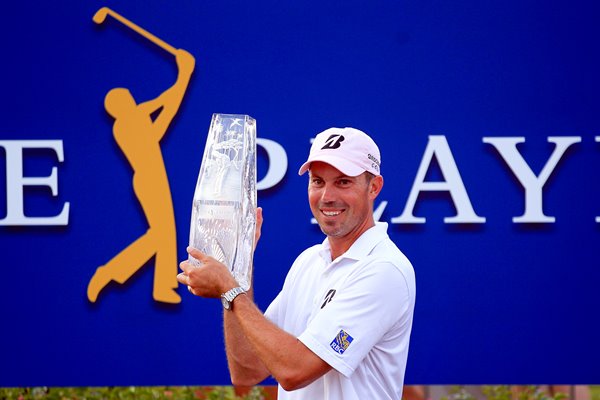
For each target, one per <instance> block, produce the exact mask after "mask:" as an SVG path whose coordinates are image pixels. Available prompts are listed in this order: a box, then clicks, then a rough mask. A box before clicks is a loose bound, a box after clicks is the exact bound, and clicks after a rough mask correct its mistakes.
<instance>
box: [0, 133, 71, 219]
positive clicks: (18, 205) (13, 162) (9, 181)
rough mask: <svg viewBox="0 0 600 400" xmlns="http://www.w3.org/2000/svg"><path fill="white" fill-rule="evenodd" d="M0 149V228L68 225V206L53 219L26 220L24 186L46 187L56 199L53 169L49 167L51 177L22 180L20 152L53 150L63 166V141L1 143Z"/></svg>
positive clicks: (55, 170)
mask: <svg viewBox="0 0 600 400" xmlns="http://www.w3.org/2000/svg"><path fill="white" fill-rule="evenodd" d="M0 147H3V148H4V149H5V151H6V218H4V219H0V225H68V224H69V203H68V202H66V203H65V204H64V206H63V209H62V211H61V212H60V214H59V215H56V216H53V217H27V216H25V212H24V210H23V188H24V187H25V186H48V187H50V189H51V190H52V196H54V197H56V196H57V195H58V183H57V168H56V167H52V172H51V174H50V176H36V177H25V176H23V149H26V148H27V149H33V148H36V149H40V148H42V149H52V150H54V152H55V153H56V155H57V158H58V161H59V162H63V159H64V158H63V146H62V140H0Z"/></svg>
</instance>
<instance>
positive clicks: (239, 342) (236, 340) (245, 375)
mask: <svg viewBox="0 0 600 400" xmlns="http://www.w3.org/2000/svg"><path fill="white" fill-rule="evenodd" d="M241 296H244V295H241ZM246 296H248V297H250V299H252V289H250V291H249V292H248V293H247V294H246ZM244 297H245V296H244ZM237 300H238V299H236V302H237ZM223 328H224V331H225V332H224V335H225V347H226V350H227V364H228V365H229V373H230V375H231V382H232V383H233V384H234V385H241V386H252V385H256V384H257V383H260V382H262V381H263V380H264V379H265V378H267V377H268V376H269V371H268V370H267V369H266V367H265V366H264V364H263V363H262V361H261V360H260V358H258V356H257V354H256V352H255V351H254V348H253V346H252V345H251V344H250V342H249V341H248V339H247V338H246V335H245V334H244V332H243V330H242V327H241V325H240V323H239V322H238V320H237V318H236V317H235V316H234V315H233V313H232V312H230V311H227V310H224V311H223Z"/></svg>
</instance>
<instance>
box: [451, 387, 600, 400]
mask: <svg viewBox="0 0 600 400" xmlns="http://www.w3.org/2000/svg"><path fill="white" fill-rule="evenodd" d="M449 392H450V394H449V395H448V396H443V397H442V398H441V399H440V400H476V399H475V396H473V395H472V394H471V393H469V392H468V391H467V389H466V387H465V386H451V388H450V390H449ZM481 392H482V393H483V395H484V396H485V398H486V399H487V400H566V399H567V398H568V395H567V394H564V393H556V394H555V395H553V396H552V395H549V394H548V393H546V392H544V391H543V390H540V388H539V386H523V387H521V389H520V390H519V391H518V392H513V391H511V387H510V386H508V385H497V386H488V385H483V386H481ZM598 400H600V399H598Z"/></svg>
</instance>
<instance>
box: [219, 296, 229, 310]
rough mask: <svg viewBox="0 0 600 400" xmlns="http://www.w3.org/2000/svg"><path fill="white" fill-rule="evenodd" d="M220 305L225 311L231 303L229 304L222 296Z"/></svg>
mask: <svg viewBox="0 0 600 400" xmlns="http://www.w3.org/2000/svg"><path fill="white" fill-rule="evenodd" d="M221 304H223V308H224V309H226V310H229V308H231V303H229V302H228V301H227V299H226V298H225V297H223V296H221Z"/></svg>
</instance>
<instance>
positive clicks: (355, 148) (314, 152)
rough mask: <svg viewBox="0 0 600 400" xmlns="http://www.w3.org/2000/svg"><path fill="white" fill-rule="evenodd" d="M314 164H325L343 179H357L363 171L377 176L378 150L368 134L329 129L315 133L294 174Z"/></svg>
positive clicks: (299, 173)
mask: <svg viewBox="0 0 600 400" xmlns="http://www.w3.org/2000/svg"><path fill="white" fill-rule="evenodd" d="M314 161H322V162H324V163H327V164H329V165H331V166H333V167H335V168H336V169H338V170H340V171H341V172H342V173H344V174H345V175H347V176H358V175H360V174H362V173H363V172H365V171H368V172H370V173H372V174H373V175H380V174H381V173H380V167H381V156H380V154H379V148H378V147H377V145H376V144H375V142H374V141H373V139H371V138H370V137H369V135H367V134H366V133H364V132H363V131H359V130H358V129H354V128H329V129H327V130H325V131H323V132H321V133H319V134H318V135H317V137H316V138H315V141H314V142H313V144H312V146H311V148H310V154H309V155H308V160H306V162H305V163H304V164H302V166H301V167H300V169H299V170H298V175H302V174H304V173H305V172H306V171H308V170H309V168H310V164H311V163H312V162H314Z"/></svg>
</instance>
